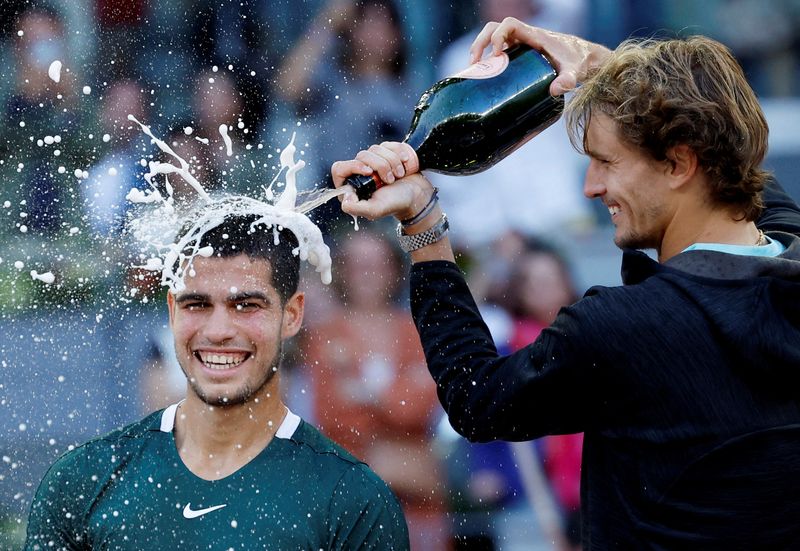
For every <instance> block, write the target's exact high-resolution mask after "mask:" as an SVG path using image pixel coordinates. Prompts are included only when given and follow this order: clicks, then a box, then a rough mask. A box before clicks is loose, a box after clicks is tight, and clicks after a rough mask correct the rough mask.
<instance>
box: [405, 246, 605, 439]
mask: <svg viewBox="0 0 800 551" xmlns="http://www.w3.org/2000/svg"><path fill="white" fill-rule="evenodd" d="M411 309H412V314H413V316H414V321H415V323H416V325H417V330H418V331H419V334H420V338H421V341H422V346H423V349H424V351H425V358H426V361H427V363H428V369H429V371H430V372H431V375H432V376H433V378H434V380H435V381H436V385H437V391H438V394H439V399H440V401H441V403H442V405H443V407H444V409H445V410H446V411H447V413H448V416H449V419H450V423H451V425H452V426H453V428H455V429H456V430H457V431H458V432H459V433H461V434H462V435H464V436H465V437H467V438H468V439H469V440H472V441H479V442H485V441H490V440H529V439H531V438H537V437H539V436H543V435H546V434H559V433H571V432H581V431H583V430H585V429H586V428H587V427H586V423H587V419H588V418H589V416H588V415H587V414H586V412H587V411H589V410H591V394H590V392H589V389H591V388H592V386H593V384H594V383H593V382H592V379H593V368H592V363H591V362H590V361H589V359H587V358H591V354H588V355H587V345H586V344H585V343H582V339H581V338H580V336H581V335H582V334H584V333H585V332H581V331H580V330H579V328H578V325H579V324H578V319H577V316H576V311H575V309H574V308H566V309H562V311H561V312H560V313H559V315H558V317H557V319H556V321H555V322H554V323H553V324H552V325H551V326H550V327H548V328H547V329H545V330H544V331H543V332H542V333H541V335H540V336H539V338H538V339H536V341H535V342H533V343H531V344H530V345H528V346H526V347H525V348H523V349H521V350H519V351H517V352H515V353H514V354H511V355H509V356H499V355H498V353H497V350H496V348H495V346H494V343H493V341H492V337H491V335H490V333H489V330H488V329H487V327H486V325H485V324H484V322H483V320H482V318H481V316H480V313H479V312H478V308H477V306H476V304H475V302H474V300H473V298H472V296H471V294H470V292H469V289H468V287H467V284H466V282H465V281H464V278H463V276H462V274H461V272H460V271H459V269H458V267H457V266H456V265H455V264H453V263H452V262H443V261H436V262H422V263H417V264H414V266H413V267H412V271H411Z"/></svg>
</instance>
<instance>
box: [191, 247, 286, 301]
mask: <svg viewBox="0 0 800 551" xmlns="http://www.w3.org/2000/svg"><path fill="white" fill-rule="evenodd" d="M184 284H185V285H186V291H187V292H192V291H193V290H194V291H195V292H197V291H198V290H215V291H227V290H229V289H231V288H236V289H238V290H239V291H246V290H261V291H264V290H265V289H272V270H271V267H270V264H269V262H267V261H266V260H264V259H261V258H249V257H248V256H247V255H244V254H241V255H237V256H232V257H214V256H211V257H208V258H203V257H195V259H194V261H193V262H192V267H191V269H190V270H189V272H188V273H187V276H186V278H185V279H184Z"/></svg>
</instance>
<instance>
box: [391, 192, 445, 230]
mask: <svg viewBox="0 0 800 551" xmlns="http://www.w3.org/2000/svg"><path fill="white" fill-rule="evenodd" d="M438 201H439V188H438V187H435V188H433V194H432V195H431V198H430V200H429V201H428V204H427V205H425V206H424V207H422V210H421V211H419V212H418V213H417V214H415V215H414V216H412V217H411V218H406V219H405V220H400V224H402V225H403V226H411V225H412V224H416V223H417V222H419V221H420V220H422V219H423V218H425V217H426V216H427V215H428V213H430V212H431V211H432V210H433V207H434V206H435V205H436V203H437V202H438Z"/></svg>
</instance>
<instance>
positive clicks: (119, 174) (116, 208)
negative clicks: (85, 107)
mask: <svg viewBox="0 0 800 551" xmlns="http://www.w3.org/2000/svg"><path fill="white" fill-rule="evenodd" d="M129 114H130V115H133V116H135V117H136V118H137V119H138V120H140V121H142V122H145V124H146V123H147V120H148V116H147V111H146V108H145V102H144V95H143V93H142V90H141V85H140V84H138V83H136V82H135V81H133V80H119V81H116V82H113V83H111V85H109V87H108V88H107V89H106V90H105V92H104V93H103V99H102V102H101V105H100V125H101V131H102V132H103V138H102V139H103V141H104V142H105V141H107V142H108V143H109V144H110V149H109V150H108V151H107V152H106V153H105V154H104V155H103V157H102V158H100V159H99V160H98V162H97V163H96V164H95V165H94V166H93V167H92V168H91V169H89V178H88V179H86V180H83V195H84V204H85V208H86V212H87V215H88V216H87V220H88V222H89V224H90V226H91V228H92V229H93V230H94V232H95V233H96V234H98V235H101V236H111V235H113V236H117V235H119V232H120V230H121V229H122V226H123V223H124V221H125V212H126V211H127V208H128V206H129V205H128V202H127V201H126V199H125V195H126V194H127V193H128V191H129V190H130V189H131V188H134V187H137V188H138V187H142V184H143V182H142V176H143V175H144V173H145V172H146V168H145V167H143V166H142V165H141V163H140V162H139V160H140V159H143V158H146V157H147V156H148V152H149V147H144V148H143V147H142V146H141V142H142V140H140V139H137V138H139V136H140V135H143V134H141V131H140V130H139V127H138V126H137V125H135V124H134V123H133V122H131V121H129V120H128V115H129ZM106 136H107V139H106Z"/></svg>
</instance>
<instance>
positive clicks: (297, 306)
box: [282, 291, 306, 339]
mask: <svg viewBox="0 0 800 551" xmlns="http://www.w3.org/2000/svg"><path fill="white" fill-rule="evenodd" d="M305 303H306V295H305V293H301V292H300V291H298V292H296V293H295V294H294V295H292V296H291V297H290V298H289V300H287V301H286V304H285V305H284V307H283V324H282V330H283V333H282V335H283V338H284V339H288V338H289V337H294V336H295V335H296V334H297V332H298V331H300V328H301V327H302V326H303V312H304V310H305Z"/></svg>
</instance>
